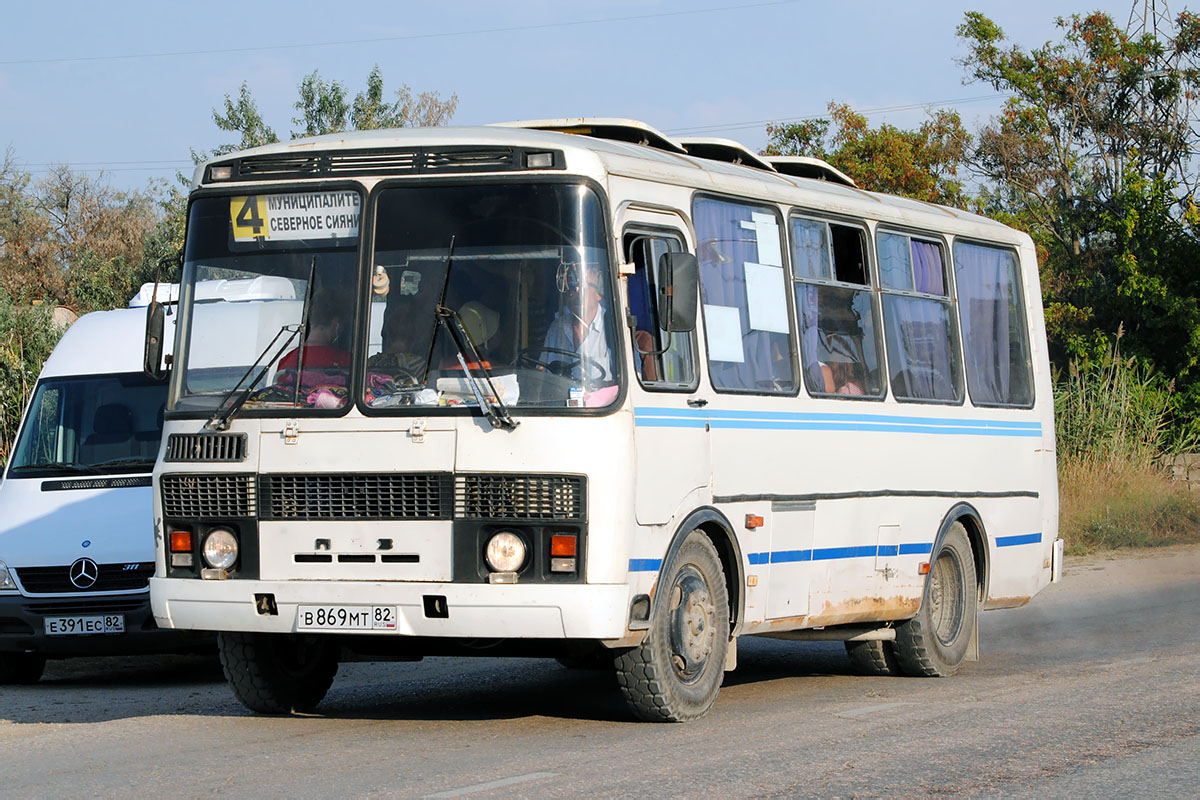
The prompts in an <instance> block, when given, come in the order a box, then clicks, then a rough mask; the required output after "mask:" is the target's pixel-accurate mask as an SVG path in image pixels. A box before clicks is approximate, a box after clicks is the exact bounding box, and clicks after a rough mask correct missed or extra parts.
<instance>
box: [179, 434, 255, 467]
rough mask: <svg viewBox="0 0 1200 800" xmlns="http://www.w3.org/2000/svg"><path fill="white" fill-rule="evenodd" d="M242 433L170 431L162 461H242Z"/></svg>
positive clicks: (243, 449) (243, 456)
mask: <svg viewBox="0 0 1200 800" xmlns="http://www.w3.org/2000/svg"><path fill="white" fill-rule="evenodd" d="M245 459H246V434H244V433H172V434H171V435H170V436H168V437H167V454H166V456H165V457H164V458H163V460H164V461H244V460H245Z"/></svg>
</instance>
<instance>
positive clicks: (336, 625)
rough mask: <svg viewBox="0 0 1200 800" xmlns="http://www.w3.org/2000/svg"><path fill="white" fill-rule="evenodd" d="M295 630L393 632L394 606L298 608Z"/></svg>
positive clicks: (394, 627)
mask: <svg viewBox="0 0 1200 800" xmlns="http://www.w3.org/2000/svg"><path fill="white" fill-rule="evenodd" d="M296 630H301V631H372V630H375V631H378V630H384V631H394V630H396V607H395V606H300V608H299V609H298V610H297V611H296Z"/></svg>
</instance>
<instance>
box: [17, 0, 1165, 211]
mask: <svg viewBox="0 0 1200 800" xmlns="http://www.w3.org/2000/svg"><path fill="white" fill-rule="evenodd" d="M0 3H2V6H0V7H3V8H4V11H3V14H2V15H0V20H2V24H0V42H2V47H0V152H2V151H3V149H5V148H7V149H8V150H9V152H10V154H11V157H12V158H13V160H14V161H15V163H16V165H17V166H18V167H19V168H21V169H24V170H25V171H27V172H29V173H30V174H31V175H32V176H33V178H34V179H35V180H36V179H37V178H39V177H44V176H45V175H46V173H47V171H48V170H49V169H50V168H51V167H52V166H53V165H55V164H67V165H69V166H70V167H72V168H74V169H77V170H88V171H96V170H103V172H104V175H105V176H106V177H107V179H108V181H109V182H110V183H111V184H112V185H113V186H115V187H117V188H121V189H138V188H143V187H145V186H146V184H147V182H148V181H153V180H160V181H162V180H171V179H173V177H174V175H175V174H176V172H177V171H180V170H182V171H183V172H184V173H185V174H187V175H189V176H190V174H191V165H192V161H191V157H190V153H191V151H192V150H197V151H204V150H209V149H211V148H213V147H215V146H217V145H220V144H225V143H229V142H234V141H237V137H236V135H234V134H230V133H226V132H224V131H221V130H219V129H218V128H217V126H216V125H215V123H214V122H213V109H215V108H216V109H219V108H222V107H223V101H224V98H225V96H226V95H227V94H232V95H234V96H236V94H237V92H238V90H239V88H240V87H241V85H242V83H243V82H246V83H247V84H248V86H249V87H250V89H251V91H252V93H253V95H254V98H255V99H256V100H257V103H258V107H259V109H260V111H261V112H262V114H263V117H264V118H265V120H266V122H267V123H268V124H269V125H270V126H271V127H273V128H274V129H275V131H276V133H277V134H278V135H279V136H280V138H282V139H286V138H288V137H289V135H290V133H291V131H292V130H293V129H294V128H298V127H299V126H298V125H295V124H293V123H292V118H293V116H295V115H296V113H297V112H296V111H295V109H294V108H293V103H295V101H296V99H297V90H296V87H297V85H298V84H299V83H300V82H301V80H302V79H303V78H304V77H305V76H306V75H308V74H311V73H312V72H313V71H314V70H316V71H319V73H320V75H321V77H322V78H324V79H326V80H337V81H340V82H342V83H344V84H345V85H346V87H347V90H348V94H349V96H350V97H353V95H354V94H355V93H356V92H358V91H361V90H362V89H363V88H364V87H365V84H366V77H367V74H368V73H369V72H370V70H371V68H372V67H373V66H374V65H376V64H378V65H379V67H380V70H381V71H382V75H383V79H384V88H385V91H386V92H387V93H388V94H389V95H390V94H391V92H392V90H394V89H396V88H398V87H399V86H400V85H401V84H404V83H407V84H408V85H409V86H411V87H412V88H413V90H414V91H415V92H421V91H434V92H438V93H440V94H441V96H442V97H443V98H445V97H449V96H450V95H452V94H457V96H458V99H459V106H458V111H457V113H456V114H455V116H454V118H453V124H457V125H476V124H484V123H488V122H500V121H506V120H517V119H546V118H560V117H585V116H586V117H597V116H600V117H626V118H631V119H637V120H641V121H643V122H645V123H647V124H649V125H651V126H653V127H655V128H657V129H659V130H661V131H663V132H665V133H667V134H668V135H677V136H717V137H723V138H729V139H734V140H736V141H739V142H741V143H742V144H744V145H746V146H747V147H750V148H751V149H753V150H755V151H757V150H760V149H761V148H762V147H764V146H765V145H766V142H767V135H766V131H765V128H766V125H767V124H768V123H769V122H772V121H791V120H796V119H801V118H806V117H812V116H819V115H821V114H823V113H824V112H825V109H826V106H827V104H828V103H829V102H830V101H831V100H836V101H838V102H841V103H846V104H848V105H850V106H851V107H852V108H854V109H856V110H859V111H862V112H864V113H866V114H867V115H868V117H869V119H870V120H871V123H872V124H873V125H878V124H880V123H882V122H888V123H891V124H894V125H898V126H901V127H915V126H917V125H919V124H920V122H921V121H922V119H924V117H925V114H926V109H927V108H930V107H939V108H940V107H953V108H957V109H958V110H959V111H960V113H961V114H962V116H963V120H964V122H965V123H966V124H967V126H968V128H971V129H974V128H975V127H977V125H978V124H979V123H981V122H983V121H986V120H987V119H988V118H989V117H990V116H991V115H993V114H995V113H996V112H997V111H998V110H999V108H1000V105H1001V103H1002V98H1001V97H1000V96H999V95H997V94H996V93H995V92H994V91H993V90H992V89H991V87H989V86H986V85H981V84H966V85H964V83H963V77H964V71H963V69H962V67H961V66H959V64H958V63H957V61H956V60H957V59H961V58H962V56H963V55H964V52H965V49H964V47H963V46H962V45H961V43H960V42H959V41H958V40H957V39H956V37H955V29H956V28H957V26H958V25H959V24H960V23H961V22H962V19H963V14H964V12H965V11H966V10H968V9H970V10H977V11H981V12H983V13H984V14H985V15H987V16H988V17H989V18H991V19H992V20H993V21H995V22H996V23H997V24H999V25H1000V27H1001V28H1002V29H1003V30H1004V31H1005V33H1006V34H1007V35H1008V37H1009V39H1010V41H1012V42H1014V43H1016V44H1019V45H1021V46H1022V47H1024V48H1030V47H1036V46H1039V45H1041V44H1043V43H1045V42H1046V41H1050V40H1055V41H1056V40H1058V39H1059V32H1058V30H1057V29H1056V27H1055V25H1054V20H1055V18H1056V17H1059V16H1067V15H1071V14H1076V13H1087V12H1091V11H1096V10H1099V11H1104V12H1106V13H1108V14H1110V15H1111V16H1112V17H1113V18H1114V19H1115V20H1116V21H1117V22H1118V24H1120V25H1121V26H1124V25H1125V24H1126V23H1127V22H1128V21H1129V18H1130V12H1131V10H1132V9H1133V7H1134V6H1135V5H1136V6H1137V7H1138V8H1139V9H1140V8H1142V7H1143V5H1144V3H1143V0H1137V2H1136V3H1134V2H1132V1H1131V0H1037V1H1036V2H1030V1H1028V0H1009V2H993V0H977V1H976V2H970V3H966V4H962V3H954V2H943V0H928V1H925V2H922V1H920V0H909V2H896V0H856V1H855V2H834V1H833V0H826V1H825V2H819V1H818V0H691V1H690V2H689V1H688V0H592V2H583V1H582V0H555V2H547V1H545V0H542V1H541V2H538V1H536V0H504V2H488V1H487V0H456V1H455V2H445V1H443V2H422V3H414V2H401V1H400V0H395V1H394V2H384V0H357V2H354V3H346V2H341V3H339V2H330V0H323V1H322V2H312V1H310V0H291V2H286V3H275V2H269V0H261V1H260V2H258V3H250V2H246V0H238V1H237V2H226V0H206V1H205V2H203V3H178V2H169V1H168V2H164V0H154V2H141V1H140V0H138V1H133V0H115V1H114V2H112V3H97V2H94V0H89V2H76V1H75V0H60V2H54V3H49V2H46V3H30V2H18V1H17V0H0ZM1163 5H1164V3H1163V0H1159V2H1158V6H1159V8H1160V9H1161V8H1162V7H1163ZM1176 5H1178V8H1175V7H1171V10H1172V11H1175V12H1178V11H1182V10H1183V8H1184V6H1183V4H1182V3H1179V2H1177V3H1176Z"/></svg>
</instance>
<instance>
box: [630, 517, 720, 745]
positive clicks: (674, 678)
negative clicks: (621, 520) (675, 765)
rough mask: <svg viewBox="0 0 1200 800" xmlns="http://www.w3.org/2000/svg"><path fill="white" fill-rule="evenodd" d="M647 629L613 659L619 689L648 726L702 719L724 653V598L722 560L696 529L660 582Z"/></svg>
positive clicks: (717, 688)
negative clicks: (637, 641) (636, 642)
mask: <svg viewBox="0 0 1200 800" xmlns="http://www.w3.org/2000/svg"><path fill="white" fill-rule="evenodd" d="M657 592H658V593H659V594H658V596H657V597H656V598H655V604H654V610H653V612H652V614H651V619H650V630H649V633H648V634H647V636H646V639H645V640H644V641H643V642H642V644H641V645H639V646H637V647H634V648H631V649H629V650H626V651H624V652H622V653H620V654H618V655H617V657H616V659H615V665H616V670H617V683H618V684H619V685H620V687H621V694H622V695H623V696H624V697H625V700H626V702H627V703H628V704H629V707H630V709H631V710H632V711H633V713H634V715H635V716H637V717H638V718H639V719H643V720H647V721H649V722H685V721H687V720H693V719H697V718H699V717H701V716H703V715H704V714H705V713H706V712H707V711H708V709H709V708H711V707H712V704H713V702H714V701H716V699H717V692H718V691H720V689H721V680H722V679H723V678H724V675H725V653H726V651H727V650H728V648H729V596H728V592H727V591H726V588H725V574H724V571H723V570H722V569H721V559H720V557H719V556H718V555H717V550H716V548H715V547H713V544H712V542H711V541H709V538H708V537H707V536H705V535H704V533H703V532H702V531H699V530H694V531H692V532H691V533H689V534H688V535H687V538H686V539H684V541H683V544H682V545H681V546H680V547H679V549H678V550H676V551H675V555H674V556H672V557H671V559H670V561H669V562H668V563H667V564H666V566H665V567H664V568H663V571H662V574H661V575H660V576H659V582H658V589H657Z"/></svg>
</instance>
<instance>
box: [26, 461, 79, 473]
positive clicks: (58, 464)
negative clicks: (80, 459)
mask: <svg viewBox="0 0 1200 800" xmlns="http://www.w3.org/2000/svg"><path fill="white" fill-rule="evenodd" d="M26 470H28V471H31V472H32V471H34V470H43V471H48V470H58V471H60V472H86V473H89V474H94V473H96V472H98V471H99V470H97V469H96V468H95V467H93V466H88V465H87V464H74V463H66V462H63V461H39V462H37V463H35V464H22V465H21V466H19V467H13V468H12V469H11V470H9V474H10V475H11V474H13V473H15V472H23V471H26Z"/></svg>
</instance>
